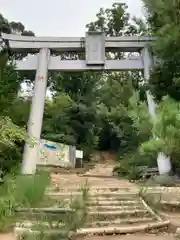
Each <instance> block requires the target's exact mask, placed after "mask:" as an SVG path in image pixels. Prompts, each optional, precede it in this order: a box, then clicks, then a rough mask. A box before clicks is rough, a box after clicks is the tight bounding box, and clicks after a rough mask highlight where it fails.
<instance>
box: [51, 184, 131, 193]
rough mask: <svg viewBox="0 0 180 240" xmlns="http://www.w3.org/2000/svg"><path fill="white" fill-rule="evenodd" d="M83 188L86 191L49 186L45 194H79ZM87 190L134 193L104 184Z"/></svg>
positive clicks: (77, 188)
mask: <svg viewBox="0 0 180 240" xmlns="http://www.w3.org/2000/svg"><path fill="white" fill-rule="evenodd" d="M83 188H85V189H86V187H83V186H82V187H79V186H77V187H73V188H62V187H60V186H58V185H57V186H50V187H48V188H47V192H54V191H56V192H77V191H78V192H79V191H82V190H83ZM87 189H88V190H89V191H90V192H91V191H92V192H96V191H97V192H99V191H107V190H108V191H109V192H117V191H124V192H126V191H127V192H135V189H133V188H132V187H131V188H127V187H119V186H114V185H113V186H108V185H107V184H106V186H105V187H104V186H98V187H90V188H89V187H87Z"/></svg>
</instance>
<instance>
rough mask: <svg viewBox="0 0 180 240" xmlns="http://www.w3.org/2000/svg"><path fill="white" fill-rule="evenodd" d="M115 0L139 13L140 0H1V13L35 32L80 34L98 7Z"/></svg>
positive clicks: (104, 6)
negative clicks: (124, 3)
mask: <svg viewBox="0 0 180 240" xmlns="http://www.w3.org/2000/svg"><path fill="white" fill-rule="evenodd" d="M114 2H126V3H127V4H128V6H129V12H130V13H131V14H132V15H133V16H134V15H136V16H142V11H141V10H142V4H141V0H124V1H123V0H122V1H121V0H115V1H113V0H51V1H49V0H0V13H2V14H3V15H4V17H6V18H7V19H8V20H9V21H20V22H22V23H23V24H24V25H25V26H26V29H27V30H32V31H33V32H34V33H35V34H36V36H65V37H66V36H72V37H73V36H82V37H83V36H84V35H85V25H86V24H87V23H89V22H91V21H93V20H95V19H96V13H97V12H98V11H99V9H100V8H101V7H103V8H107V7H111V6H112V4H113V3H114Z"/></svg>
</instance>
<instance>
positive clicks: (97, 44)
mask: <svg viewBox="0 0 180 240" xmlns="http://www.w3.org/2000/svg"><path fill="white" fill-rule="evenodd" d="M1 38H2V40H4V41H6V42H8V45H9V47H10V49H11V51H12V52H28V53H30V54H35V53H36V55H30V54H29V55H28V56H27V58H26V60H21V61H17V62H16V68H17V70H29V71H32V70H35V71H36V77H35V86H34V95H33V98H32V106H31V111H30V116H29V122H28V134H29V137H30V138H31V139H34V140H35V141H36V143H37V144H35V146H34V147H31V146H29V144H28V143H26V144H25V149H24V154H23V164H22V173H23V174H34V173H35V171H36V163H37V158H38V149H39V148H38V145H39V144H38V143H39V141H40V136H41V128H42V122H43V113H44V104H45V97H46V88H47V75H48V70H50V71H63V72H64V71H68V72H69V71H87V70H91V71H98V70H99V71H102V70H109V71H120V70H131V71H133V70H142V71H143V72H144V79H145V80H146V81H148V80H149V75H150V70H151V67H152V62H153V58H152V56H151V54H150V52H149V50H148V45H149V44H152V43H153V41H154V38H151V37H138V36H132V37H105V34H104V33H103V32H87V33H86V37H83V38H78V37H70V38H69V37H67V38H66V37H31V36H19V35H11V34H2V37H1ZM109 51H111V52H118V51H119V52H138V53H140V56H139V57H137V58H129V59H123V60H106V58H105V53H106V52H109ZM51 52H56V54H57V53H62V52H77V53H78V52H84V53H85V60H61V58H60V56H51ZM37 53H38V54H37ZM147 99H148V107H149V112H150V114H151V116H152V117H154V114H155V103H154V101H153V98H152V96H151V95H150V93H149V92H147ZM162 158H163V159H164V161H163V163H162V161H159V164H158V167H159V170H160V171H161V172H168V171H169V170H170V167H171V166H170V163H169V162H170V161H169V159H168V158H165V156H163V155H162V154H161V156H160V159H161V160H162Z"/></svg>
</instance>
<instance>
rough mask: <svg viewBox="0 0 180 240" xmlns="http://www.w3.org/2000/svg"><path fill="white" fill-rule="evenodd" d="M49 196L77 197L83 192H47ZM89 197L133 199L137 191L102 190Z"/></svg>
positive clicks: (91, 193) (92, 193) (90, 194)
mask: <svg viewBox="0 0 180 240" xmlns="http://www.w3.org/2000/svg"><path fill="white" fill-rule="evenodd" d="M46 195H47V196H50V197H51V198H67V197H71V196H72V197H76V196H81V195H82V193H81V192H78V191H77V192H47V193H46ZM88 195H89V197H115V198H118V199H132V198H133V197H137V192H130V193H128V192H109V191H102V192H89V193H88Z"/></svg>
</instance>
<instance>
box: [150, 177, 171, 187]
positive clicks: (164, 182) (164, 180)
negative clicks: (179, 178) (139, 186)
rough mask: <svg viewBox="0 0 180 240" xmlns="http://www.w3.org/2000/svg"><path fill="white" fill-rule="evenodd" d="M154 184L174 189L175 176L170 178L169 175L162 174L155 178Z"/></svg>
mask: <svg viewBox="0 0 180 240" xmlns="http://www.w3.org/2000/svg"><path fill="white" fill-rule="evenodd" d="M153 180H154V182H155V183H156V184H159V185H161V186H164V187H172V186H174V185H175V179H174V177H173V176H170V175H168V174H162V175H159V176H155V177H154V178H153Z"/></svg>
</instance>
